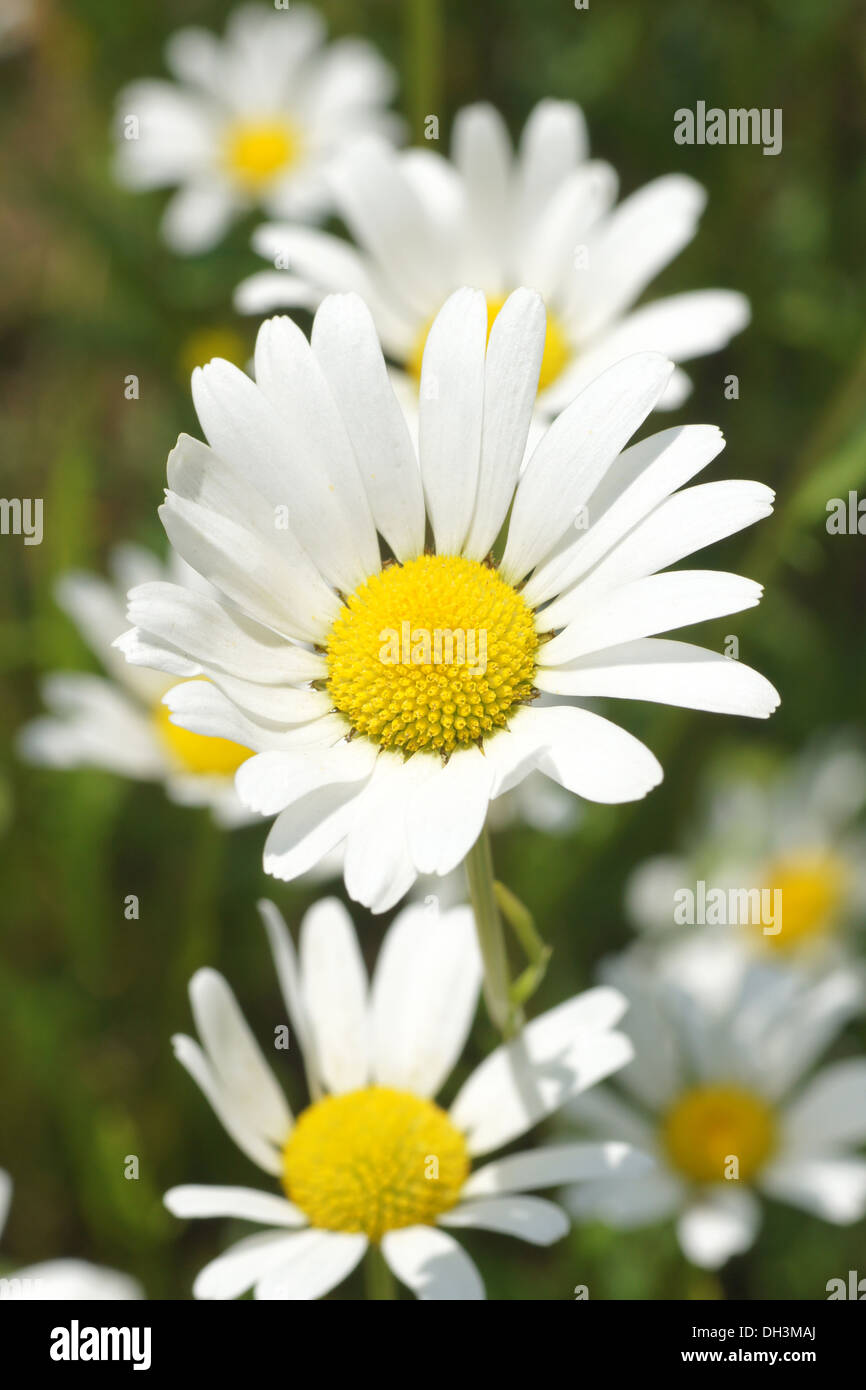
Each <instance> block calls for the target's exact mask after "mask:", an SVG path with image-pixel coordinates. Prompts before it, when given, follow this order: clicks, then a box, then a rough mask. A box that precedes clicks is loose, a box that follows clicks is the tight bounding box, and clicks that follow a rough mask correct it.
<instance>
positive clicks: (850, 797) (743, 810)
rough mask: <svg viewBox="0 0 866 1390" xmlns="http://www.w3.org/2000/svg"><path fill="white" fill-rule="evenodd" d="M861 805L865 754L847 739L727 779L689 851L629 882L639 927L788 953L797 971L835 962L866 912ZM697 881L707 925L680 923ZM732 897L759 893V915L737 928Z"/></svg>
mask: <svg viewBox="0 0 866 1390" xmlns="http://www.w3.org/2000/svg"><path fill="white" fill-rule="evenodd" d="M864 805H866V757H864V754H863V750H862V747H861V746H860V744H859V743H858V742H857V741H856V740H855V739H853V738H849V737H847V736H845V735H843V734H834V735H832V736H831V737H823V738H819V739H817V740H815V741H814V742H813V743H812V744H811V745H810V746H809V747H807V748H806V749H805V750H804V752H803V753H801V755H800V756H799V757H798V758H794V759H792V760H791V761H790V762H789V763H787V764H786V765H785V766H783V767H782V769H781V770H780V771H777V772H776V773H775V774H774V775H769V776H764V777H761V776H759V775H758V773H757V772H756V771H754V770H750V771H740V772H739V773H738V772H736V771H733V772H731V771H729V773H728V776H727V778H726V781H725V782H724V783H723V784H722V785H718V783H716V785H715V786H714V789H713V792H712V795H711V797H710V798H709V804H708V806H707V808H706V810H705V813H704V815H703V816H702V818H701V819H700V821H699V822H698V824H697V826H696V827H695V828H694V829H693V830H692V832H691V835H690V846H689V850H688V852H687V853H686V854H684V855H663V856H658V857H656V858H654V859H650V860H648V861H647V862H646V863H645V864H642V865H640V866H639V867H638V868H637V869H636V870H635V872H634V873H633V874H632V876H631V878H630V880H629V882H628V885H627V888H626V902H627V905H628V908H629V912H630V915H631V918H632V920H633V922H634V923H635V925H636V926H638V927H640V928H641V929H643V930H645V931H647V932H652V933H653V934H655V935H656V936H661V935H663V934H664V933H669V934H672V935H678V936H683V935H693V934H694V933H695V931H696V930H700V932H701V933H702V934H706V933H712V934H713V935H716V936H723V937H727V938H730V944H736V945H737V946H739V947H740V948H742V949H743V950H744V951H746V952H747V953H749V954H751V953H754V952H760V953H762V954H765V953H768V952H770V953H774V954H775V953H782V954H784V956H785V957H786V958H787V959H788V960H789V961H790V962H791V963H792V964H793V963H796V964H797V965H798V966H805V967H815V968H824V967H826V966H828V965H832V964H833V963H834V962H836V963H838V961H839V960H840V959H841V953H842V952H843V951H844V949H845V941H846V935H847V929H848V928H850V927H852V926H855V925H857V924H858V923H859V921H860V920H861V919H862V916H863V914H864V911H866V837H864V833H863V830H862V828H858V827H857V825H856V818H857V817H858V816H859V815H860V813H861V812H862V810H863V807H864ZM699 884H703V885H704V888H703V894H704V901H705V904H706V906H705V908H704V912H703V915H704V917H705V918H706V923H705V924H704V925H702V926H700V927H698V926H695V925H677V916H676V914H677V913H679V917H680V919H681V918H682V916H683V910H682V908H681V907H678V904H682V903H683V902H684V901H685V900H684V899H683V890H686V893H691V894H693V895H695V896H696V895H697V891H698V885H699ZM732 892H733V893H740V892H746V893H751V894H753V896H754V895H755V894H762V895H763V897H762V898H761V909H760V911H751V910H750V911H749V913H748V914H747V916H748V920H747V921H745V922H739V921H738V920H735V921H734V922H733V923H731V921H730V917H731V915H732V914H731V913H730V912H729V911H728V907H727V904H728V901H729V900H730V901H731V902H732V903H733V904H734V906H735V907H736V905H737V903H738V902H739V899H737V898H732V897H731V896H730V895H731V893H732ZM710 893H715V894H716V895H717V897H716V903H713V902H712V900H711V899H710V898H709V894H710ZM745 901H746V900H745V899H743V902H744V904H745ZM757 902H758V898H757V897H755V904H756V905H757ZM720 915H721V922H719V916H720ZM737 915H738V914H737Z"/></svg>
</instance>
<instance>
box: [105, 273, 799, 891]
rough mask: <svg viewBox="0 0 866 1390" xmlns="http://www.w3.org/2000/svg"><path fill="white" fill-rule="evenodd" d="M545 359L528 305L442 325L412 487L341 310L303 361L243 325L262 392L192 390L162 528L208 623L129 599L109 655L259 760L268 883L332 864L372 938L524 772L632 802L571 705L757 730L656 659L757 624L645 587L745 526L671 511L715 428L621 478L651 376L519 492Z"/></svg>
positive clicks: (710, 588) (645, 786)
mask: <svg viewBox="0 0 866 1390" xmlns="http://www.w3.org/2000/svg"><path fill="white" fill-rule="evenodd" d="M544 335H545V318H544V308H543V305H542V303H541V300H540V298H539V296H538V295H537V294H535V293H533V292H531V291H528V290H519V291H517V292H516V293H515V294H514V295H512V296H511V297H510V298H509V300H508V302H507V303H506V305H505V307H504V308H503V310H502V312H501V313H500V315H499V317H498V319H497V321H496V324H495V325H494V328H493V331H492V332H491V334H490V344H489V348H487V346H486V345H487V306H486V302H485V299H484V295H483V294H481V293H480V292H479V291H473V290H469V289H463V290H459V291H458V292H457V293H456V294H455V295H453V296H452V298H451V299H450V300H449V301H448V303H447V304H446V305H445V308H444V309H443V310H442V312H441V313H440V315H439V317H438V318H437V320H436V323H435V324H434V326H433V329H432V330H431V333H430V336H429V338H428V341H427V347H426V350H425V354H424V371H423V375H422V381H421V397H420V412H419V430H420V460H419V459H418V457H417V456H416V453H415V450H414V448H413V446H412V443H411V440H410V438H409V434H408V431H407V426H406V422H405V419H404V417H403V415H402V413H401V411H400V409H399V406H398V405H397V402H396V399H395V396H394V393H393V390H392V388H391V386H390V384H389V381H388V377H387V373H386V369H385V364H384V361H383V358H382V353H381V349H380V347H379V344H378V341H377V338H376V333H375V329H374V327H373V323H372V319H371V317H370V314H369V312H368V310H367V309H366V307H365V306H364V304H363V302H362V301H361V300H360V299H359V298H358V296H356V295H346V296H333V297H331V298H329V299H328V300H326V301H325V303H324V304H323V305H322V307H321V308H320V309H319V311H318V314H317V316H316V320H315V324H314V328H313V336H312V345H311V344H310V343H308V342H307V340H306V339H305V337H304V336H303V334H302V333H301V331H300V329H299V328H298V327H297V325H295V324H294V323H292V321H291V320H289V319H285V318H277V319H272V320H269V321H268V322H266V323H264V324H263V325H262V327H261V329H260V331H259V334H258V339H257V345H256V354H255V374H256V381H255V383H253V382H252V381H251V380H250V379H249V378H248V377H246V376H245V375H244V374H243V373H242V372H240V371H239V370H238V369H237V368H235V367H232V366H230V365H229V364H228V363H226V362H220V361H215V362H211V363H210V364H209V365H208V366H207V367H206V368H204V369H203V370H202V371H199V372H196V373H195V374H194V375H193V397H194V400H195V402H196V407H197V410H198V414H199V418H200V420H201V423H202V428H203V430H204V433H205V435H206V437H207V439H208V441H209V446H208V445H204V444H200V443H198V442H196V441H195V440H193V439H190V438H188V437H186V436H182V437H181V439H180V441H179V442H178V445H177V447H176V449H175V450H174V452H173V454H172V455H171V457H170V459H169V464H168V474H169V491H168V492H167V494H166V502H165V505H164V506H163V508H162V510H161V515H162V519H163V524H164V525H165V528H166V531H167V532H168V535H169V538H170V540H171V542H172V544H173V545H174V546H175V547H176V549H177V550H178V551H179V552H180V554H181V555H182V556H183V557H184V558H185V559H186V560H187V561H188V562H189V563H190V564H191V565H192V566H193V567H194V568H196V569H197V570H198V571H199V573H200V574H202V575H204V576H205V577H207V578H208V579H209V580H210V581H211V582H212V583H213V585H214V587H215V588H216V589H218V590H219V591H220V597H218V598H214V599H207V600H205V599H202V598H200V597H199V596H198V595H192V594H191V593H190V592H189V591H188V590H185V589H181V588H178V587H177V586H173V585H170V584H165V583H162V584H149V585H144V586H142V587H140V588H137V589H134V590H133V591H132V593H131V595H130V608H129V616H130V621H131V622H132V623H134V624H135V627H134V628H133V629H132V631H131V632H129V633H127V634H125V635H124V637H123V638H121V639H120V641H119V643H118V645H119V646H120V647H121V648H122V650H123V651H124V652H125V654H126V656H127V659H128V660H130V661H132V662H133V663H135V664H142V665H154V664H158V665H160V666H161V667H162V669H164V670H166V671H168V672H177V671H178V670H180V669H181V664H183V663H185V664H186V671H187V673H188V674H190V675H196V676H198V677H201V676H204V677H206V680H201V679H197V680H195V681H193V682H192V683H189V684H186V685H181V686H179V687H178V688H177V689H176V690H174V691H172V692H171V694H170V695H169V696H168V697H167V699H168V701H169V703H170V706H171V709H172V710H173V712H174V717H175V719H176V721H177V722H178V723H181V724H182V725H183V726H184V727H186V728H188V729H191V730H193V731H194V732H196V733H201V734H211V735H216V736H218V737H221V738H226V739H231V740H234V741H235V742H237V743H242V744H243V745H244V746H246V747H249V748H252V749H253V750H254V751H255V752H256V753H257V754H258V755H259V756H257V757H255V758H251V759H250V760H249V761H248V762H247V763H245V764H244V765H243V766H242V768H241V769H240V770H239V773H238V776H237V779H236V785H237V789H238V792H239V794H240V797H241V800H242V801H243V802H244V803H245V804H246V805H248V806H249V807H250V808H251V809H254V810H256V811H259V812H261V813H262V814H264V815H273V814H275V813H277V820H276V822H275V824H274V827H273V829H272V830H271V833H270V835H269V837H268V840H267V843H266V845H265V855H264V863H265V869H266V871H267V872H268V873H270V874H273V875H275V876H276V877H277V878H281V879H293V878H296V877H297V876H298V875H300V874H302V873H304V872H306V871H307V870H308V869H310V868H312V866H313V865H314V864H316V863H317V862H318V861H319V860H320V859H321V858H322V857H324V856H325V855H327V854H328V853H329V852H330V851H331V850H333V849H335V848H336V847H337V846H338V845H341V844H345V881H346V886H347V888H348V891H349V894H350V895H351V897H353V898H355V899H357V900H358V901H360V902H362V903H364V904H366V905H367V906H369V907H371V908H372V909H373V910H374V911H377V912H381V911H385V910H386V909H387V908H388V907H390V906H392V905H393V904H394V903H396V902H397V901H398V900H399V898H400V897H402V895H403V894H404V893H405V892H406V891H407V890H408V889H409V888H410V887H411V885H412V883H413V881H414V879H415V877H416V875H417V874H418V873H437V874H445V873H448V872H449V871H450V870H451V869H453V868H454V867H455V866H456V865H457V864H458V863H459V862H460V860H461V859H463V858H464V857H465V855H466V854H467V852H468V851H469V849H470V848H471V847H472V845H473V844H474V843H475V842H476V840H477V839H478V837H479V835H480V832H481V830H482V828H483V825H484V822H485V817H486V814H487V808H488V803H489V802H490V801H492V800H494V799H495V798H496V797H498V796H499V795H500V794H501V793H503V792H505V791H507V790H509V789H510V788H511V787H513V786H516V785H517V784H518V783H519V782H520V781H521V780H522V779H523V778H524V777H525V776H526V775H527V774H528V773H529V772H531V771H532V770H539V771H541V772H543V773H545V774H546V775H547V776H548V777H551V778H552V779H553V780H555V781H558V782H560V783H561V784H562V785H563V786H564V787H566V788H568V790H569V791H571V792H574V793H577V794H578V795H580V796H583V797H586V798H588V799H590V800H594V801H603V802H620V801H628V800H632V799H634V798H637V797H642V796H644V795H646V793H647V792H648V791H649V790H650V789H651V788H652V787H653V786H655V785H656V783H657V782H658V781H659V780H660V778H661V775H662V772H661V768H660V767H659V764H658V762H657V761H656V759H655V758H654V757H653V755H652V754H651V753H650V752H649V751H648V750H647V749H646V748H645V747H644V746H643V744H641V743H639V742H638V740H637V739H635V738H634V737H633V736H632V735H631V734H628V733H626V732H625V731H624V730H622V729H620V728H618V727H617V726H616V725H614V724H612V723H610V722H609V721H608V720H606V719H603V718H601V716H599V715H597V714H594V713H591V712H590V711H589V710H588V709H586V708H584V707H583V706H582V705H581V704H579V703H577V701H578V700H579V699H583V698H584V697H590V696H604V695H608V696H615V697H627V698H636V699H644V700H656V701H661V702H662V703H667V704H673V705H683V706H687V707H689V708H695V709H704V710H716V711H721V712H727V713H731V714H746V715H754V716H758V717H765V716H767V715H768V714H769V713H770V712H771V711H772V709H773V708H774V707H775V706H776V704H777V703H778V696H777V695H776V692H775V691H774V690H773V687H772V686H771V685H770V684H769V683H768V682H767V681H766V680H764V678H763V677H762V676H759V675H757V674H756V673H755V672H754V671H752V670H750V669H749V668H748V667H747V666H743V665H741V664H740V663H739V662H737V661H731V660H728V659H727V658H725V657H724V656H722V655H721V654H720V653H718V652H714V651H709V650H704V649H703V648H700V647H696V646H692V645H686V644H682V643H678V642H672V641H668V640H661V639H658V638H657V637H655V635H654V634H656V633H660V632H667V631H669V630H670V629H672V628H676V627H680V626H683V625H686V624H690V623H695V622H700V621H703V620H705V619H708V618H714V617H719V616H721V615H722V614H726V613H731V612H734V611H736V610H738V609H741V608H748V607H751V606H752V605H753V604H755V603H757V602H758V599H759V597H760V593H761V590H760V587H759V585H757V584H755V583H753V582H752V581H751V580H748V579H743V578H741V577H740V576H738V575H733V574H725V573H717V572H715V571H712V570H681V571H678V572H672V573H666V574H662V573H658V571H660V570H663V569H664V568H665V567H666V566H668V565H670V564H672V563H673V562H675V561H677V560H679V559H680V558H681V557H682V556H684V555H688V554H689V553H690V552H691V551H692V550H695V549H700V548H701V547H702V546H705V545H707V544H709V543H710V542H711V541H714V540H717V539H719V538H721V537H722V536H727V535H730V534H731V532H733V531H736V530H738V529H740V528H741V527H743V526H747V525H749V524H750V523H752V522H754V521H756V520H757V519H758V518H759V517H762V516H766V515H767V513H768V512H769V510H770V503H771V499H772V494H771V492H770V491H769V489H767V488H766V487H763V486H762V485H761V484H759V483H750V482H716V483H711V484H708V485H705V486H701V487H695V488H685V489H683V485H684V484H685V483H686V482H688V481H689V480H690V479H691V478H693V477H694V476H695V474H697V473H698V472H700V470H701V469H702V468H704V467H705V466H706V464H708V463H709V462H710V460H711V459H713V458H715V456H716V455H717V454H718V453H719V451H720V450H721V448H722V447H723V441H722V436H721V434H720V432H719V431H718V430H717V429H715V428H713V427H711V426H691V427H686V428H681V429H673V430H667V431H665V432H664V433H661V434H657V435H655V436H653V437H652V438H650V439H646V440H643V441H642V442H641V443H639V444H636V445H634V446H633V447H632V448H630V449H627V450H626V451H625V452H624V453H622V454H621V453H620V450H621V449H622V447H623V445H624V444H625V443H626V441H627V440H628V439H629V437H630V436H631V435H632V434H633V433H634V431H635V430H636V429H637V428H638V427H639V426H640V425H641V423H642V422H643V420H644V419H645V418H646V416H647V415H648V414H649V412H650V411H651V410H652V409H653V407H654V406H655V405H656V404H657V402H658V400H659V398H660V397H661V395H662V393H663V392H664V390H665V389H666V386H667V383H668V381H669V379H670V375H671V372H672V371H673V366H672V364H671V363H670V362H668V361H667V360H666V359H665V358H663V357H661V356H659V355H658V354H655V353H640V354H637V355H635V356H634V357H630V358H627V359H626V360H625V361H623V362H621V363H619V364H618V365H617V366H615V367H611V368H609V369H608V371H607V372H605V373H604V374H603V375H602V376H601V377H600V378H599V379H598V380H597V381H595V382H593V383H592V384H591V385H590V386H588V387H587V388H586V389H585V390H584V391H583V392H582V394H581V395H580V396H579V397H578V398H577V400H575V401H574V402H573V404H572V405H571V406H570V407H569V408H568V409H567V410H566V411H564V412H563V413H562V415H561V416H559V417H558V418H557V420H555V421H554V423H553V424H552V425H551V426H550V428H549V429H548V430H547V432H546V433H545V434H544V435H543V437H542V439H541V442H540V443H539V445H538V447H537V449H536V450H535V451H534V453H533V454H532V456H531V458H530V460H529V463H528V465H527V467H526V468H525V469H524V470H523V472H522V473H521V463H522V459H523V453H524V444H525V440H526V436H527V432H528V430H529V424H530V419H531V416H532V409H533V402H534V399H535V389H536V383H537V380H538V371H539V364H540V362H541V357H542V352H543V348H544ZM678 489H683V490H681V491H678ZM428 528H429V530H428ZM501 531H504V532H506V533H507V534H506V538H505V544H504V552H503V553H502V556H501V558H500V559H499V560H498V561H496V560H494V558H493V548H494V547H495V545H496V543H497V537H498V536H499V534H500V532H501ZM380 538H381V539H380ZM385 547H387V548H385Z"/></svg>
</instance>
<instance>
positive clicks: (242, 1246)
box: [192, 1231, 306, 1300]
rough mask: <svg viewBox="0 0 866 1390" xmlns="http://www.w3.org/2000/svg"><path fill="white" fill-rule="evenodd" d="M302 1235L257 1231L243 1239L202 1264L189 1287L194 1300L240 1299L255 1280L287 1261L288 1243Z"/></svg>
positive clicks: (301, 1233) (289, 1246) (298, 1233)
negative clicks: (202, 1266) (202, 1267)
mask: <svg viewBox="0 0 866 1390" xmlns="http://www.w3.org/2000/svg"><path fill="white" fill-rule="evenodd" d="M305 1234H306V1232H297V1233H293V1234H291V1235H288V1234H287V1233H286V1232H285V1231H259V1232H257V1233H256V1235H254V1236H245V1237H244V1239H243V1240H239V1241H238V1242H237V1243H236V1244H235V1245H232V1246H230V1247H229V1249H228V1250H226V1252H225V1253H224V1254H223V1255H218V1256H217V1258H216V1259H215V1260H211V1262H210V1264H206V1265H205V1267H204V1269H202V1270H201V1271H200V1272H199V1274H198V1276H197V1277H196V1280H195V1283H194V1284H193V1286H192V1291H193V1296H194V1297H195V1298H206V1299H222V1300H224V1299H229V1298H240V1296H241V1294H243V1293H246V1291H247V1289H249V1288H251V1287H252V1285H253V1284H254V1283H256V1281H257V1280H259V1279H262V1278H263V1277H264V1276H265V1274H267V1273H268V1272H269V1271H270V1270H271V1269H275V1268H278V1267H279V1265H280V1264H281V1263H282V1261H283V1260H285V1259H286V1258H287V1256H288V1255H289V1252H290V1250H291V1247H292V1242H293V1241H295V1240H298V1239H300V1238H301V1237H302V1236H303V1235H305Z"/></svg>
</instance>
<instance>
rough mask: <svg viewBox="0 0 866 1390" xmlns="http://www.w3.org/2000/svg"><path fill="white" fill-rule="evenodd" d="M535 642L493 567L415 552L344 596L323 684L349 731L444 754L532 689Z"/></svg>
mask: <svg viewBox="0 0 866 1390" xmlns="http://www.w3.org/2000/svg"><path fill="white" fill-rule="evenodd" d="M537 648H538V634H537V633H536V630H535V624H534V621H533V616H532V611H531V609H530V608H529V606H528V605H527V603H526V601H525V600H524V599H523V598H522V597H521V595H520V594H519V593H517V591H516V589H513V588H512V587H511V585H510V584H507V583H506V582H505V580H504V579H502V578H501V577H500V575H499V574H498V573H497V572H496V570H494V569H491V568H489V566H487V565H484V564H481V563H480V562H479V561H477V560H467V559H464V558H463V557H462V556H459V555H421V556H419V557H418V558H417V559H416V560H410V561H409V563H408V564H406V565H389V566H387V567H386V568H385V569H384V570H382V571H380V573H378V574H374V575H372V576H371V577H370V578H369V579H366V580H365V581H364V582H363V584H361V585H359V587H358V588H357V589H356V590H355V592H354V593H353V594H351V595H350V596H349V598H347V599H346V601H345V604H344V606H343V608H342V609H341V610H340V612H339V613H338V615H337V618H336V619H335V621H334V625H333V627H332V628H331V632H330V635H329V637H328V643H327V648H326V655H327V661H328V682H327V688H328V691H329V693H330V695H331V698H332V699H333V701H334V706H335V708H336V709H337V710H338V711H339V712H340V713H341V714H344V715H345V716H346V718H347V719H348V720H349V721H350V723H351V725H352V728H353V729H354V730H355V731H356V733H359V734H365V735H366V736H367V737H368V738H370V739H372V740H373V741H374V742H376V743H380V744H382V746H383V747H385V748H393V749H399V750H401V751H402V752H403V753H404V754H406V755H408V754H410V753H416V752H419V751H421V750H425V751H427V752H438V753H440V754H441V755H442V756H443V757H447V756H448V755H449V754H451V753H452V752H453V751H454V749H455V748H461V747H466V746H468V745H469V744H472V743H478V742H479V741H481V740H483V739H484V738H485V737H486V736H488V735H490V734H492V733H494V732H495V731H496V730H497V729H501V728H503V727H504V726H505V724H507V722H508V718H509V715H510V714H512V713H513V711H514V710H515V708H516V707H517V705H518V704H520V703H522V702H525V701H527V700H530V699H532V698H533V696H534V694H535V690H534V687H533V678H534V675H535V655H536V651H537Z"/></svg>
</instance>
